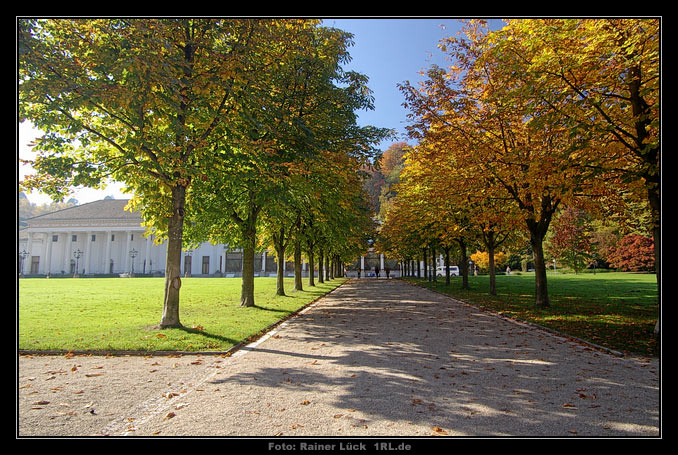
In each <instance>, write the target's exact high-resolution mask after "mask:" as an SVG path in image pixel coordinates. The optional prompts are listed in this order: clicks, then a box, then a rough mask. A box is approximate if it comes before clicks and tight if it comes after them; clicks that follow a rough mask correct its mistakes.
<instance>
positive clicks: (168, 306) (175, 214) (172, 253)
mask: <svg viewBox="0 0 678 455" xmlns="http://www.w3.org/2000/svg"><path fill="white" fill-rule="evenodd" d="M185 204H186V187H184V186H175V187H172V206H173V210H172V218H170V221H169V227H168V232H167V234H168V238H167V260H166V265H165V298H164V301H163V309H162V318H161V320H160V324H159V325H158V327H159V328H161V329H164V328H168V327H181V322H180V321H179V289H181V247H182V241H183V232H184V215H185Z"/></svg>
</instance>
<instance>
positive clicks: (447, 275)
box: [445, 246, 450, 286]
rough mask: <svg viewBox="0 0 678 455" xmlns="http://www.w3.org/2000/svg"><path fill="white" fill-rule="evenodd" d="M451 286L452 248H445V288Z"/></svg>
mask: <svg viewBox="0 0 678 455" xmlns="http://www.w3.org/2000/svg"><path fill="white" fill-rule="evenodd" d="M449 285H450V247H449V246H448V247H447V248H445V286H449Z"/></svg>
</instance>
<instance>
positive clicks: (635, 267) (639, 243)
mask: <svg viewBox="0 0 678 455" xmlns="http://www.w3.org/2000/svg"><path fill="white" fill-rule="evenodd" d="M607 259H608V261H610V265H611V266H612V267H615V268H619V269H621V270H623V271H625V272H641V271H643V272H646V271H654V269H655V261H654V245H653V241H652V239H651V238H649V237H645V236H642V235H640V234H629V235H626V236H624V237H623V238H622V239H621V240H620V241H619V242H618V243H617V245H615V246H614V247H612V248H611V249H610V252H609V254H608V256H607Z"/></svg>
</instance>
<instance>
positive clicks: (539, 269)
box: [530, 231, 551, 308]
mask: <svg viewBox="0 0 678 455" xmlns="http://www.w3.org/2000/svg"><path fill="white" fill-rule="evenodd" d="M543 240H544V235H543V234H541V233H540V232H538V231H537V232H532V231H531V232H530V245H531V246H532V254H533V257H534V286H535V289H534V304H535V305H536V306H537V307H538V308H549V307H550V306H551V303H550V302H549V295H548V288H547V285H546V261H544V248H543V246H542V243H543Z"/></svg>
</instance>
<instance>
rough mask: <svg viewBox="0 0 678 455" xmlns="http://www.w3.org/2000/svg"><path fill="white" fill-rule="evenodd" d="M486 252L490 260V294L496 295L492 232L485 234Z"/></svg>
mask: <svg viewBox="0 0 678 455" xmlns="http://www.w3.org/2000/svg"><path fill="white" fill-rule="evenodd" d="M485 246H487V254H488V256H489V262H490V295H497V277H496V274H495V271H494V233H493V232H490V233H488V235H487V243H486V245H485Z"/></svg>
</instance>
